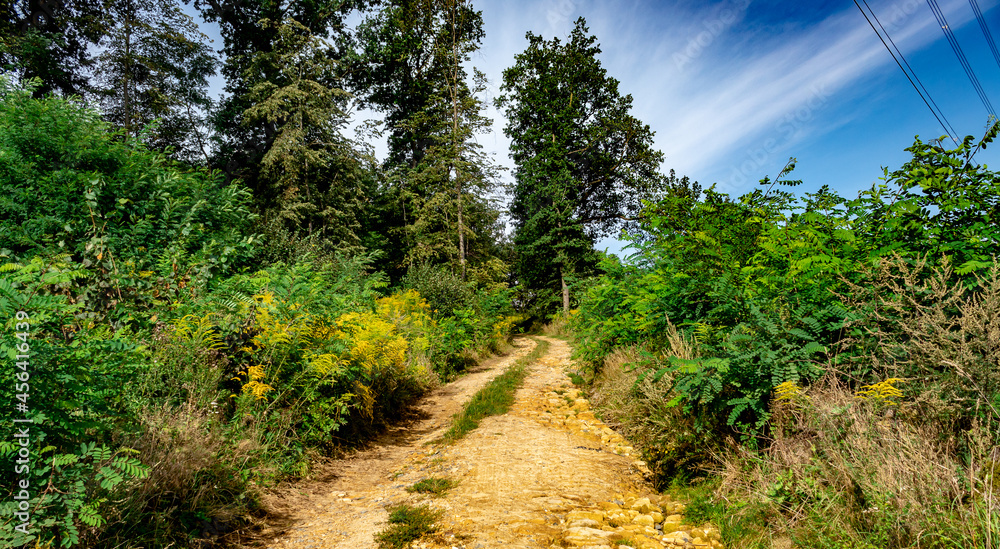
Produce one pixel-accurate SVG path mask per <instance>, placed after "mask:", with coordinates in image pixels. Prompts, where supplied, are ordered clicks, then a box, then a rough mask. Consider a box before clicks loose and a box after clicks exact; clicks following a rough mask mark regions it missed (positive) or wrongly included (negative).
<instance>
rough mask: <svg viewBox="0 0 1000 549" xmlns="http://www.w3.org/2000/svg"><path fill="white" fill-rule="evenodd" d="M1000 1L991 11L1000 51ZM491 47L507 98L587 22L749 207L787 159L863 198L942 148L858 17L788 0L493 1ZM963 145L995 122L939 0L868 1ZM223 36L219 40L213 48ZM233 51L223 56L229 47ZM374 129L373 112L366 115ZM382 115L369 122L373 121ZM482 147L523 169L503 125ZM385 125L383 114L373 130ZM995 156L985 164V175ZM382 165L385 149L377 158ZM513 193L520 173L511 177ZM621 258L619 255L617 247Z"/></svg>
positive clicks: (947, 7)
mask: <svg viewBox="0 0 1000 549" xmlns="http://www.w3.org/2000/svg"><path fill="white" fill-rule="evenodd" d="M998 3H1000V0H979V5H980V7H981V8H982V11H983V12H984V14H985V19H986V21H987V24H988V26H989V28H990V29H991V31H992V32H993V33H994V37H995V38H997V39H1000V10H998V9H995V8H996V6H997V4H998ZM475 5H476V7H477V8H478V9H481V10H482V11H483V17H484V21H485V26H486V38H485V41H484V43H483V47H482V49H481V50H480V51H479V52H478V53H477V54H476V55H475V56H474V58H473V60H472V63H473V64H474V65H475V66H477V67H478V68H480V69H481V70H483V71H485V72H486V74H487V76H488V78H489V79H490V82H491V89H490V90H489V91H488V92H487V93H488V97H489V98H492V97H495V95H496V94H497V93H498V89H499V86H500V82H501V78H502V72H503V69H504V68H506V67H508V66H510V65H511V64H513V62H514V56H515V55H516V54H517V53H519V52H520V51H522V50H523V49H524V47H525V46H526V45H527V41H526V40H525V32H526V31H529V30H530V31H532V32H534V33H536V34H541V35H542V36H544V37H546V38H552V37H556V36H558V37H565V36H567V35H568V33H569V31H570V29H571V28H572V25H573V22H574V21H575V20H576V18H577V17H580V16H583V17H585V18H586V19H587V23H588V25H589V26H590V30H591V33H593V34H594V35H596V36H597V38H598V40H599V42H600V44H601V47H602V50H603V53H602V54H601V56H600V59H601V61H602V63H603V65H604V66H605V68H607V70H608V73H609V74H610V75H611V76H613V77H615V78H617V79H618V80H619V81H620V82H621V85H620V90H621V91H622V93H628V94H631V95H632V97H633V99H634V110H633V114H634V115H635V116H636V117H637V118H639V119H640V120H642V121H643V122H645V123H647V124H649V125H650V126H651V128H652V129H653V131H655V132H656V137H655V143H656V146H657V147H658V148H659V149H660V150H662V151H663V152H664V153H665V155H666V160H665V162H664V164H663V171H664V172H666V171H669V170H670V169H674V170H676V171H677V173H678V174H679V175H687V176H690V177H691V178H692V179H694V180H697V181H699V182H701V183H702V185H703V186H706V187H707V186H708V185H709V184H711V183H717V184H718V188H719V189H720V190H722V191H724V192H728V193H730V194H734V195H739V194H742V193H744V192H748V191H750V190H752V189H753V188H754V187H755V186H756V182H757V180H759V179H760V178H762V177H764V176H765V175H769V176H771V177H772V178H773V177H774V176H775V175H776V174H777V173H778V171H779V170H780V169H781V168H782V166H784V164H785V162H786V161H787V160H788V158H789V157H792V156H794V157H796V158H797V159H798V165H797V168H796V170H795V172H794V174H793V178H797V179H802V180H803V181H804V185H803V187H799V188H798V189H800V190H802V191H811V190H814V189H816V188H819V187H820V186H821V185H824V184H826V185H829V186H830V187H831V188H833V189H834V190H836V191H838V192H839V193H841V194H842V195H845V196H849V197H853V196H855V195H856V194H857V192H858V191H859V190H860V189H862V188H867V187H869V186H870V185H871V184H872V183H873V182H876V181H877V179H878V178H879V177H880V176H881V175H882V167H883V166H886V167H889V168H890V169H893V168H895V167H898V166H899V165H901V164H902V163H903V162H905V161H906V159H907V158H908V153H906V152H905V151H904V150H903V149H904V148H906V147H907V146H909V145H910V144H912V142H913V139H914V136H916V135H919V136H920V137H921V138H922V139H924V140H928V139H931V138H936V137H939V136H941V135H944V133H945V132H944V130H943V129H942V127H941V126H940V124H939V123H938V122H937V121H936V120H935V119H934V117H933V116H932V114H931V112H930V111H929V110H928V109H927V107H926V106H925V105H924V103H923V102H922V100H921V99H920V97H919V96H918V95H917V93H916V92H915V91H914V90H913V88H912V87H911V86H910V84H909V82H908V81H907V80H906V78H905V77H904V75H903V73H902V72H901V71H900V69H899V68H898V67H897V66H896V64H895V63H894V62H893V60H892V58H891V57H890V55H889V53H888V52H887V51H886V49H885V47H884V46H883V45H882V43H881V42H880V41H879V40H878V38H877V36H876V35H875V33H874V32H873V31H872V29H871V28H870V27H869V25H868V23H867V22H866V21H865V19H864V17H863V16H862V14H861V12H860V11H859V10H858V9H857V8H856V7H855V5H854V3H853V2H850V1H840V2H830V1H822V0H820V1H815V2H786V1H777V0H771V1H766V0H724V1H721V2H682V1H673V2H669V1H663V2H656V1H649V0H635V1H616V2H612V1H596V0H546V1H543V2H528V1H520V2H519V1H509V0H508V1H503V2H501V1H495V0H491V1H479V2H476V3H475ZM869 5H870V6H871V7H872V9H874V11H875V13H876V15H878V16H879V18H880V19H881V20H882V23H883V25H885V26H886V28H887V29H888V31H889V33H890V35H891V36H892V38H893V40H895V42H896V45H897V46H898V47H899V48H900V50H902V52H903V54H904V55H905V56H906V58H907V60H908V61H909V62H910V64H911V65H912V67H913V69H914V71H915V72H916V74H917V76H918V77H919V78H920V79H921V80H922V81H923V83H924V85H925V86H926V87H927V88H928V90H929V91H930V93H931V96H932V97H933V99H934V100H935V101H936V102H937V104H938V105H939V106H940V107H941V109H942V111H943V112H944V114H945V116H946V117H947V118H948V120H949V121H950V122H951V124H952V125H953V126H954V127H955V130H956V131H957V133H958V134H959V136H960V137H961V136H964V135H968V134H972V135H977V136H981V135H982V133H983V131H984V130H985V126H986V122H987V112H986V108H985V107H984V106H983V105H982V103H981V102H980V100H979V98H978V97H977V95H976V93H975V91H974V89H973V87H972V85H971V83H970V82H969V79H968V78H967V77H966V75H965V73H964V72H963V71H962V70H961V67H960V65H959V63H958V60H957V58H956V56H955V54H954V53H953V52H952V50H951V48H950V47H949V45H948V43H947V41H946V40H945V37H944V34H943V33H942V31H941V28H940V26H939V25H938V23H937V21H936V20H935V19H934V16H933V14H932V12H931V10H930V8H929V7H928V5H927V3H926V1H925V0H887V1H878V0H876V1H874V2H872V1H869ZM940 5H941V8H942V10H943V12H944V14H945V16H946V18H947V20H948V23H949V26H950V27H951V28H952V29H953V30H954V32H955V34H956V36H957V38H958V41H959V43H960V45H961V46H962V48H963V50H964V51H965V54H966V56H967V57H968V58H969V61H970V64H971V65H972V67H973V69H974V70H975V72H976V75H977V76H978V77H979V79H980V82H981V83H982V85H983V88H984V89H985V90H986V94H987V95H988V96H989V98H990V100H991V101H992V102H993V103H994V105H997V106H1000V67H998V65H997V63H996V61H995V60H994V59H993V57H992V55H991V53H990V51H989V49H988V46H987V43H986V40H985V38H984V37H983V34H982V31H981V30H980V28H979V25H978V23H977V22H976V20H975V18H974V14H973V11H972V8H971V7H970V5H969V2H968V0H940ZM210 34H212V33H210ZM216 46H217V47H220V46H221V41H219V40H217V41H216ZM358 114H359V115H360V116H361V117H363V116H365V115H366V113H363V112H359V113H358ZM368 114H369V115H370V113H368ZM489 114H490V115H491V116H492V117H493V119H494V125H493V131H492V132H491V133H489V134H484V135H481V136H479V141H480V143H481V144H482V145H483V146H484V147H485V148H486V150H488V151H492V152H494V153H495V155H496V160H497V162H498V163H499V164H501V165H505V166H508V167H509V166H511V162H510V159H509V158H508V157H507V151H508V148H507V146H508V140H507V138H506V137H505V136H504V135H503V126H504V124H505V120H504V119H503V116H502V114H501V113H499V112H497V111H496V110H495V109H492V108H491V109H490V112H489ZM372 116H373V115H372ZM996 149H1000V144H997V145H996V148H990V149H988V150H986V151H982V152H980V154H979V156H977V159H978V160H979V162H980V163H985V164H987V165H992V164H995V163H996V161H997V151H996ZM376 150H377V152H380V153H381V152H384V150H385V148H384V146H377V147H376ZM506 179H507V181H509V179H510V178H509V174H508V176H507V177H506ZM605 246H608V247H610V248H611V251H615V250H616V249H617V248H618V246H617V245H616V244H615V243H614V242H610V241H609V242H604V243H602V244H601V246H600V247H602V248H603V247H605Z"/></svg>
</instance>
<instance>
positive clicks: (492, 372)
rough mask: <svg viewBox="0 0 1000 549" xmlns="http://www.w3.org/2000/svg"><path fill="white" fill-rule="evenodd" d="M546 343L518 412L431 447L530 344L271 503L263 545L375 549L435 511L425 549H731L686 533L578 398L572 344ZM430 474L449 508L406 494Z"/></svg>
mask: <svg viewBox="0 0 1000 549" xmlns="http://www.w3.org/2000/svg"><path fill="white" fill-rule="evenodd" d="M548 341H549V344H550V347H549V351H548V353H547V354H546V355H545V356H544V357H542V358H541V359H540V360H539V361H537V362H536V363H535V364H532V365H531V366H530V368H529V372H530V373H529V375H528V378H527V379H526V380H525V383H524V385H523V387H522V388H521V389H520V390H519V391H518V393H517V401H516V403H515V405H514V406H513V408H512V409H511V410H510V412H508V413H507V414H505V415H503V416H497V417H491V418H487V419H485V420H484V421H483V422H482V423H481V424H480V426H479V428H478V429H476V430H475V431H473V432H472V433H470V434H469V435H468V436H467V437H465V438H464V439H462V440H460V441H458V442H457V443H455V444H453V445H439V444H428V443H429V442H430V441H433V440H435V439H437V438H439V437H440V436H441V435H442V434H443V433H444V431H445V430H446V429H447V427H448V426H449V425H450V419H451V416H452V414H454V413H455V412H457V411H459V410H460V409H461V406H462V405H463V404H464V403H465V401H467V400H468V398H469V397H471V396H472V394H474V393H475V391H476V390H478V389H479V388H480V387H482V386H483V385H484V384H485V383H487V382H488V381H489V380H490V379H492V378H493V377H494V376H496V375H497V374H499V373H500V372H502V371H503V370H504V369H505V368H506V367H507V366H508V365H510V364H511V363H512V362H513V361H514V360H516V359H517V358H519V357H521V356H524V355H525V354H527V353H528V352H529V351H530V350H531V348H533V347H534V342H532V341H531V340H529V339H527V338H522V339H519V340H517V342H516V349H515V352H514V353H512V354H511V355H510V356H508V357H504V358H503V359H500V360H494V361H492V362H488V363H486V364H485V365H484V366H483V367H481V368H480V369H479V370H477V371H474V372H473V373H470V374H469V375H467V376H465V377H463V378H461V379H459V380H458V381H456V382H454V383H452V384H449V385H447V386H445V387H443V388H441V389H440V390H438V391H436V392H435V393H434V394H432V395H431V396H430V397H428V398H427V399H425V400H424V401H423V403H422V404H421V407H420V408H421V410H422V412H423V414H424V417H422V418H421V419H419V420H416V421H413V422H411V423H410V424H409V425H404V426H399V427H397V428H396V429H395V430H394V431H392V432H390V433H387V434H386V435H385V436H383V437H382V438H380V439H379V440H378V441H376V442H375V443H374V444H373V445H372V447H371V448H370V449H369V450H366V451H364V452H360V453H359V454H357V455H356V456H354V457H352V458H351V459H347V460H343V461H339V462H336V463H335V464H333V465H331V466H330V468H329V470H328V471H326V474H325V475H324V477H323V478H322V479H321V481H318V482H314V483H313V484H312V485H311V486H298V487H296V488H295V489H294V490H288V491H287V492H286V493H285V494H283V495H282V496H281V497H275V498H274V499H272V500H271V501H269V502H268V503H269V506H270V507H272V508H273V509H277V510H279V512H280V514H281V515H282V516H281V517H280V520H279V521H277V522H279V523H280V524H275V526H274V531H273V532H272V536H273V537H272V538H271V541H270V542H268V543H267V544H265V546H267V547H273V548H281V549H293V548H294V549H325V548H374V547H375V546H376V544H375V542H374V541H373V536H374V533H375V532H377V531H379V530H381V529H382V528H384V527H385V522H386V519H387V518H388V515H387V513H386V511H385V507H386V506H387V505H390V504H394V503H404V502H405V503H411V504H417V503H423V502H428V503H430V505H431V506H432V507H434V508H437V509H442V510H444V518H443V519H442V520H441V521H440V523H439V527H440V530H439V532H438V533H437V534H435V535H434V536H433V537H430V538H425V539H424V540H421V541H419V542H417V543H415V544H414V547H415V548H420V547H424V548H435V549H437V548H451V549H458V548H462V549H486V548H501V547H503V548H529V547H530V548H538V547H553V546H555V547H567V546H570V547H574V546H575V547H595V548H596V547H618V546H619V545H620V543H619V542H621V543H622V544H628V545H626V546H633V547H646V548H661V547H705V548H708V547H716V548H718V547H721V544H720V543H719V542H718V541H717V540H718V532H717V531H715V530H714V529H712V528H693V527H692V526H689V525H683V524H682V517H681V516H680V515H679V513H681V512H682V511H683V505H682V504H680V503H677V502H673V501H670V500H669V499H667V498H663V497H660V496H658V495H657V494H656V493H655V492H653V491H652V489H651V488H650V486H649V484H648V482H647V481H646V478H645V476H646V475H648V470H647V469H646V466H645V463H643V462H642V461H639V460H638V459H637V458H636V457H635V456H634V451H633V450H632V448H631V447H629V446H628V444H627V442H626V441H625V440H624V439H622V438H621V437H620V436H619V435H618V434H617V433H615V432H614V431H612V430H611V429H609V428H608V427H607V426H605V425H604V424H603V423H602V422H600V421H599V420H597V419H596V418H595V417H594V415H593V413H591V412H590V411H589V405H588V403H587V401H586V400H584V399H582V398H580V397H581V395H580V393H579V392H578V391H577V390H575V389H573V388H572V385H571V383H570V381H569V379H568V377H567V376H566V373H565V372H566V370H567V369H568V368H569V367H570V365H571V362H570V348H569V346H568V345H567V344H566V343H565V342H563V341H561V340H557V339H548ZM430 476H438V477H442V476H443V477H448V478H451V479H454V480H457V481H458V482H459V484H458V485H457V486H456V487H455V488H453V489H452V490H451V491H449V492H448V494H447V495H446V496H445V497H441V498H433V497H429V496H424V495H420V494H411V493H408V492H407V491H406V490H405V489H406V488H407V487H409V486H412V485H413V484H414V483H415V482H417V481H419V480H421V479H423V478H426V477H430Z"/></svg>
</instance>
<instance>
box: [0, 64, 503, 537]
mask: <svg viewBox="0 0 1000 549" xmlns="http://www.w3.org/2000/svg"><path fill="white" fill-rule="evenodd" d="M31 86H32V85H31V84H29V85H28V86H27V87H19V86H17V85H14V84H12V83H11V82H10V81H9V80H4V79H2V77H0V326H2V332H0V354H2V356H3V357H4V360H3V363H2V366H0V378H2V379H4V380H5V381H4V383H3V384H0V400H2V401H3V402H4V403H5V405H4V407H3V411H2V413H0V414H2V418H3V421H2V422H0V459H2V460H3V461H4V463H14V460H15V459H21V460H22V461H21V465H24V467H23V468H21V469H20V470H18V471H15V468H14V467H13V466H11V467H4V468H3V469H2V471H0V487H2V488H0V516H2V518H0V545H2V546H3V547H19V546H22V545H30V546H35V545H36V544H37V545H38V546H40V547H45V546H52V547H74V546H79V547H94V548H98V547H117V546H121V545H122V544H123V543H124V544H127V545H128V546H146V547H166V546H170V545H173V546H182V547H196V546H208V545H210V544H220V543H223V542H224V541H225V536H226V535H227V534H229V533H231V532H234V531H237V530H241V529H244V528H246V527H247V525H248V524H249V522H250V519H251V518H252V517H253V516H255V515H260V514H261V513H262V512H263V511H264V510H263V509H262V508H261V504H260V499H259V497H260V495H261V493H262V491H264V490H267V489H268V488H269V487H273V486H275V485H276V484H277V483H280V482H288V481H292V480H294V479H297V478H300V477H303V476H307V475H309V474H310V470H311V466H312V464H313V463H314V461H315V459H316V458H319V457H322V456H336V455H337V454H338V452H339V451H340V450H341V449H343V448H349V447H351V446H353V445H356V444H358V443H359V442H361V441H363V440H365V439H366V438H367V437H370V436H371V435H373V434H374V433H377V432H378V431H379V430H380V429H381V428H382V427H383V426H384V425H386V424H387V423H388V422H391V421H393V420H395V419H397V418H399V417H400V416H401V415H402V414H403V413H405V410H406V409H407V405H408V404H410V403H412V402H413V401H414V400H415V399H416V398H417V397H419V396H420V395H421V394H423V393H424V392H425V391H427V390H428V389H430V388H432V387H434V386H435V385H437V384H439V383H441V382H443V381H446V380H449V379H451V378H453V377H454V376H456V375H460V374H461V373H462V372H463V370H464V369H465V368H466V366H467V365H469V364H472V363H474V362H475V361H476V360H478V359H479V358H480V357H483V356H488V355H490V354H492V353H497V352H501V351H503V350H505V349H507V348H508V347H509V345H508V339H509V337H510V336H511V335H512V333H513V332H514V330H515V326H516V325H517V324H518V323H519V322H520V320H519V317H516V316H515V315H514V310H513V307H512V301H511V298H510V291H509V290H508V289H507V287H506V286H507V285H506V281H505V277H506V273H505V268H504V266H503V265H504V263H503V261H502V260H500V259H499V258H497V257H496V256H491V255H488V254H487V255H486V256H485V257H482V258H475V256H473V255H471V253H470V255H469V256H468V257H467V260H468V261H466V262H465V265H464V268H465V271H466V275H467V276H466V277H465V279H463V277H462V267H463V265H462V264H461V263H459V262H458V259H457V257H456V258H455V261H453V262H452V263H447V262H444V263H433V262H431V261H429V260H428V261H422V262H416V261H415V262H414V264H413V265H414V266H413V268H408V269H406V270H405V271H404V276H402V277H400V279H399V280H397V281H396V282H395V283H392V281H391V279H390V278H389V277H388V276H387V275H386V274H384V270H385V263H384V260H383V259H382V257H383V256H382V255H381V254H380V253H377V252H372V251H365V250H363V249H360V248H357V247H355V246H354V245H353V243H352V242H353V241H350V240H348V241H344V240H338V239H337V238H335V237H334V236H331V235H329V234H323V231H321V230H319V229H321V228H322V227H321V226H320V225H318V224H316V225H313V230H314V232H313V234H312V235H310V234H309V232H308V230H305V231H299V232H297V233H288V232H280V231H279V232H277V233H275V232H274V231H272V230H271V229H270V228H268V227H269V226H268V225H266V223H265V222H264V221H263V218H262V217H261V214H260V210H259V208H258V207H257V206H256V205H255V204H254V196H253V193H252V192H251V191H250V190H249V189H247V188H246V187H244V186H242V185H241V184H239V183H238V182H229V183H227V182H226V181H225V178H224V176H223V175H222V174H221V173H219V172H217V171H210V170H206V169H202V168H196V167H190V166H184V165H181V164H177V163H176V162H173V161H170V160H168V159H167V158H165V157H164V156H163V155H162V154H160V153H157V152H154V151H152V150H150V149H149V148H148V147H147V146H146V145H145V144H143V143H141V142H139V141H136V140H133V139H128V138H124V137H123V136H122V135H121V134H119V133H115V132H114V131H113V128H111V127H110V126H109V125H108V124H107V123H105V122H103V121H102V120H101V119H100V116H99V113H98V112H96V111H95V110H93V109H92V108H90V107H88V106H85V105H84V104H82V103H80V102H77V101H73V100H67V99H62V98H59V97H55V96H47V97H42V98H34V97H33V91H34V89H33V88H32V87H31ZM272 228H273V227H272ZM473 249H475V248H469V250H473ZM479 249H480V250H483V249H485V247H484V246H481V247H480V248H479ZM390 266H391V267H393V268H395V267H396V266H394V265H390ZM18 356H21V358H17V357H18ZM25 357H26V358H25ZM15 358H16V360H15ZM19 364H20V365H19ZM18 404H19V406H16V405H18ZM15 419H19V420H29V421H30V423H15V422H14V420H15ZM25 425H28V426H29V428H28V436H29V439H28V440H27V442H28V446H27V447H28V448H29V449H30V451H29V452H27V453H26V454H25V455H20V449H21V445H20V444H19V439H17V438H14V437H13V435H14V434H15V433H16V432H21V431H18V430H17V429H18V427H20V428H22V429H23V428H24V426H25ZM21 490H24V494H26V495H27V497H26V498H23V499H21V500H18V499H15V496H18V495H19V494H20V493H21ZM22 501H23V506H22V508H21V509H17V507H18V506H19V505H20V503H19V502H22ZM15 511H18V512H25V513H26V514H24V515H20V516H24V517H28V518H30V520H27V521H25V520H20V519H19V516H18V515H15Z"/></svg>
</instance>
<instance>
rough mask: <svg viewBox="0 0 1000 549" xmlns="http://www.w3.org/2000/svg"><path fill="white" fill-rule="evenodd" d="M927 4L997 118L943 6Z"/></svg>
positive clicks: (931, 0) (978, 91) (985, 102)
mask: <svg viewBox="0 0 1000 549" xmlns="http://www.w3.org/2000/svg"><path fill="white" fill-rule="evenodd" d="M927 5H928V6H930V8H931V11H932V12H934V17H935V18H937V20H938V23H939V24H940V25H941V30H942V31H943V32H944V36H945V38H947V39H948V44H950V45H951V49H952V51H954V52H955V56H956V57H958V62H959V63H960V64H961V65H962V69H963V70H964V71H965V74H966V76H968V77H969V81H970V82H972V87H973V88H975V89H976V93H977V94H978V95H979V100H980V101H982V102H983V106H984V107H986V112H987V113H988V114H990V115H992V116H993V117H994V118H995V117H996V111H994V110H993V105H991V104H990V100H989V98H988V97H986V92H985V91H984V90H983V86H982V85H981V84H980V83H979V79H978V78H976V73H975V71H973V70H972V65H970V64H969V60H968V59H967V58H966V57H965V53H964V52H963V51H962V47H961V46H959V45H958V39H957V38H955V33H954V32H952V30H951V27H950V26H948V21H947V20H946V19H945V18H944V12H942V11H941V6H939V5H938V3H937V0H927Z"/></svg>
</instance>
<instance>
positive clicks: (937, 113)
mask: <svg viewBox="0 0 1000 549" xmlns="http://www.w3.org/2000/svg"><path fill="white" fill-rule="evenodd" d="M862 2H864V4H865V7H867V8H868V10H869V11H871V15H872V16H871V17H868V13H866V12H865V10H864V8H862V7H861V4H859V3H858V0H854V5H855V6H857V7H858V10H860V11H861V15H864V16H865V21H868V25H869V26H871V28H872V30H873V31H875V35H876V36H878V39H879V40H881V41H882V45H883V46H885V49H886V51H888V52H889V55H891V56H892V60H893V61H895V62H896V65H898V66H899V70H901V71H903V75H904V76H906V79H907V80H908V81H909V82H910V85H911V86H913V89H914V91H916V92H917V95H919V96H920V99H922V100H923V101H924V104H925V105H927V108H928V109H929V110H930V111H931V114H933V115H934V118H935V119H937V121H938V124H941V127H942V128H944V131H945V133H947V134H948V137H950V138H951V140H952V141H954V142H955V144H956V145H957V144H958V140H957V139H956V136H957V133H956V132H955V130H954V129H951V123H949V122H948V119H947V118H945V116H944V112H943V111H941V109H940V108H938V106H937V103H935V102H934V100H933V99H932V98H931V94H930V93H929V92H927V88H924V84H923V82H921V83H920V87H919V88H918V87H917V84H916V83H914V82H913V81H914V79H916V80H917V82H920V79H919V78H917V73H915V72H913V68H912V67H910V64H909V63H907V62H906V59H905V58H903V54H902V53H900V54H899V57H900V58H903V63H906V68H903V63H900V61H899V58H897V57H896V54H895V53H893V51H892V48H890V47H889V44H886V42H885V38H883V37H882V34H881V33H879V31H878V29H876V28H875V25H874V24H873V23H872V18H875V20H876V21H878V17H877V16H876V15H875V12H874V11H872V9H871V7H869V6H868V2H867V0H862ZM878 25H879V27H882V23H881V22H880V23H879V24H878ZM882 30H883V31H885V28H884V27H882ZM885 35H886V37H888V36H889V33H888V32H886V33H885ZM889 41H890V42H891V41H892V38H889ZM895 46H896V44H895V43H893V47H895ZM896 51H897V52H898V51H899V49H898V48H897V49H896ZM907 69H909V71H907ZM911 73H912V74H913V76H912V77H911V76H910V74H911ZM921 88H923V91H921ZM925 94H926V97H925ZM932 104H933V106H931V105H932Z"/></svg>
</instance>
